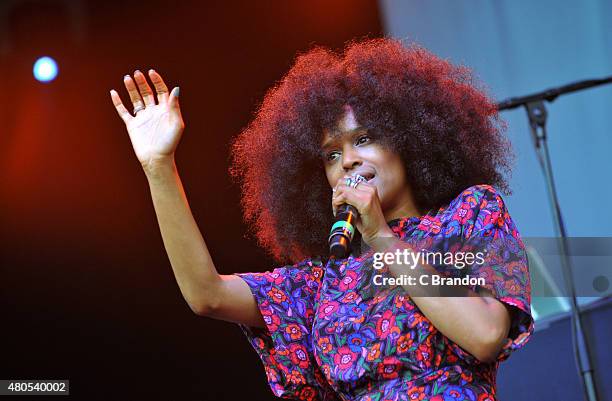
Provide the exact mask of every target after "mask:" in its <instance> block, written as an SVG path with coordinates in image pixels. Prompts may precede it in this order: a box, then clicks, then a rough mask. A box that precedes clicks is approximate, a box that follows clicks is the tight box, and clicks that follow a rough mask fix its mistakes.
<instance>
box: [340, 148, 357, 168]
mask: <svg viewBox="0 0 612 401" xmlns="http://www.w3.org/2000/svg"><path fill="white" fill-rule="evenodd" d="M361 163H362V160H361V157H360V155H359V152H358V151H357V149H355V148H354V147H353V146H345V148H344V149H343V150H342V168H343V169H344V171H345V172H349V171H351V170H353V169H354V168H356V167H358V166H361Z"/></svg>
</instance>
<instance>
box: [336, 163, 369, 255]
mask: <svg viewBox="0 0 612 401" xmlns="http://www.w3.org/2000/svg"><path fill="white" fill-rule="evenodd" d="M365 181H367V180H366V179H365V178H364V177H363V176H361V175H359V174H354V175H353V176H351V177H348V178H346V181H345V183H346V185H347V186H348V187H350V188H357V186H358V185H359V184H360V183H362V182H365ZM335 191H336V190H335V189H334V192H335ZM357 219H359V213H358V212H357V209H355V207H354V206H352V205H349V204H347V203H343V204H341V205H340V206H338V208H337V210H336V221H335V223H334V225H333V226H332V228H331V230H330V232H329V239H328V241H329V253H330V254H331V255H333V256H335V257H336V258H340V259H342V258H345V257H346V256H347V255H348V254H349V252H350V250H351V242H352V241H353V237H354V235H355V226H356V222H357Z"/></svg>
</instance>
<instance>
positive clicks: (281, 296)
mask: <svg viewBox="0 0 612 401" xmlns="http://www.w3.org/2000/svg"><path fill="white" fill-rule="evenodd" d="M268 295H269V296H270V298H272V300H273V301H274V302H276V303H279V304H280V303H281V302H285V300H287V296H286V295H285V293H284V292H282V291H281V290H279V289H278V288H274V287H272V289H271V290H270V291H268Z"/></svg>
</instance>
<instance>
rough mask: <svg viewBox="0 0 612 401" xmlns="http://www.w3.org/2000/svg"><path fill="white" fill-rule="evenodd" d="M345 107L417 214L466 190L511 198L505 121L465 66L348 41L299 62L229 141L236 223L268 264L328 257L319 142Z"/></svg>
mask: <svg viewBox="0 0 612 401" xmlns="http://www.w3.org/2000/svg"><path fill="white" fill-rule="evenodd" d="M345 105H350V106H351V107H352V109H353V111H354V113H355V116H356V118H357V121H358V122H359V123H360V125H361V126H363V127H364V128H366V129H367V130H368V133H369V134H370V135H372V136H374V137H375V138H376V139H377V140H380V141H381V143H383V144H384V145H386V146H389V147H391V148H392V149H393V151H395V152H398V153H399V154H400V156H401V158H402V160H403V162H404V164H405V168H406V172H407V177H408V180H409V184H410V186H411V188H412V190H413V195H414V197H415V201H416V202H417V206H418V208H419V209H420V210H424V211H425V210H434V211H435V210H437V209H438V208H440V207H444V206H445V205H447V204H448V203H449V202H450V201H451V200H452V199H453V198H455V197H456V196H457V195H458V194H459V193H461V191H463V190H464V189H465V188H467V187H469V186H472V185H477V184H489V185H493V186H495V187H496V188H497V189H498V190H499V191H501V192H502V193H505V194H508V193H510V191H509V188H508V185H507V178H506V177H507V176H508V174H509V173H510V164H511V160H512V153H511V150H510V149H511V148H510V144H509V142H508V140H507V139H506V138H505V137H504V136H503V131H504V124H503V123H502V122H501V121H500V120H499V117H498V113H497V108H496V106H495V104H494V103H493V102H492V101H491V99H489V98H488V97H487V95H486V94H485V93H484V91H483V90H482V89H480V88H479V87H478V84H477V83H475V82H474V79H473V77H472V74H471V73H470V70H469V69H467V68H465V67H458V66H454V65H452V64H451V63H449V62H448V61H445V60H442V59H440V58H438V57H436V56H435V55H433V54H431V53H430V52H428V51H427V50H425V49H423V48H421V47H419V46H417V45H410V46H407V47H405V46H403V45H402V43H401V42H399V41H397V40H393V39H369V40H363V41H354V42H350V43H348V44H347V45H346V47H345V49H344V51H343V52H341V53H335V52H333V51H331V50H329V49H326V48H321V47H316V48H314V49H312V50H310V51H308V52H306V53H304V54H301V55H298V57H297V58H296V60H295V63H294V65H293V66H292V67H291V69H290V70H289V72H288V73H287V74H286V75H285V76H284V77H283V78H282V79H281V80H280V81H279V82H278V83H277V84H276V85H275V86H274V87H272V88H271V89H270V90H269V91H268V92H267V94H266V95H265V97H264V99H263V101H262V103H261V105H260V107H259V108H258V110H257V112H256V114H255V117H254V119H253V121H252V122H251V123H250V124H249V125H248V126H247V127H246V128H245V129H244V130H243V131H242V132H241V133H240V134H239V135H238V136H237V137H236V139H235V140H234V142H233V143H232V152H231V157H232V164H231V168H230V173H231V175H232V177H233V178H234V179H235V180H236V181H237V182H238V183H239V184H240V185H241V191H242V198H241V199H242V200H241V204H242V208H243V212H244V218H245V220H246V221H247V223H249V226H250V229H251V230H252V233H253V234H254V235H255V237H256V238H257V240H258V242H259V244H260V245H261V246H263V247H264V248H265V249H266V250H267V251H268V252H269V253H270V254H271V255H272V256H273V257H274V258H275V259H276V260H277V261H279V262H285V261H289V262H293V263H295V262H297V261H299V260H301V259H302V258H305V257H315V256H321V257H326V256H327V255H328V245H327V236H328V233H329V229H330V227H331V225H332V224H333V213H332V208H331V196H332V191H331V188H330V186H329V184H328V182H327V178H326V175H325V169H324V164H323V159H322V156H321V149H320V143H321V140H322V135H323V131H324V130H331V131H333V130H334V128H335V127H336V125H337V122H338V120H339V119H340V118H341V117H342V114H343V110H344V106H345Z"/></svg>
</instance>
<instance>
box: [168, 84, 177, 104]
mask: <svg viewBox="0 0 612 401" xmlns="http://www.w3.org/2000/svg"><path fill="white" fill-rule="evenodd" d="M179 92H180V88H179V87H178V86H177V87H175V88H174V89H172V91H171V92H170V100H169V101H168V103H169V104H170V107H172V108H175V109H178V108H179V101H178V98H179Z"/></svg>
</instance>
